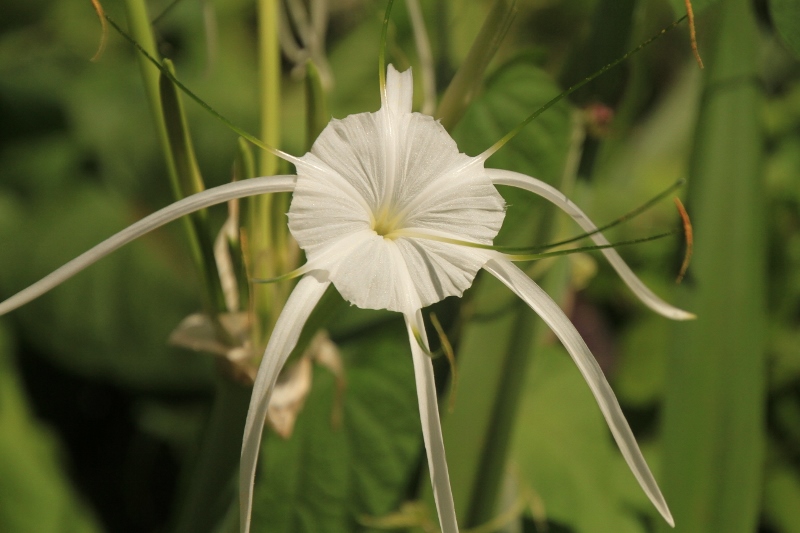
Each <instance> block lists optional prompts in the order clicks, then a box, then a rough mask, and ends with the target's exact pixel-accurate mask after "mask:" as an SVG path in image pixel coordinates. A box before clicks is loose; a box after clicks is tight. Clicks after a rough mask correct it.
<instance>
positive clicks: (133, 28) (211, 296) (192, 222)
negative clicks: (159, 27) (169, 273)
mask: <svg viewBox="0 0 800 533" xmlns="http://www.w3.org/2000/svg"><path fill="white" fill-rule="evenodd" d="M125 7H126V11H127V18H128V25H129V29H130V35H131V37H132V38H133V39H134V40H135V41H136V43H138V44H139V45H140V46H141V47H142V49H144V51H146V52H147V53H148V54H149V55H150V56H151V57H153V58H158V57H159V54H158V51H157V50H156V45H155V39H154V37H153V31H152V27H151V24H150V18H149V15H148V12H147V6H146V5H145V3H144V2H143V1H142V0H126V1H125ZM136 58H137V61H138V62H139V68H140V70H141V73H142V80H143V81H144V87H145V91H146V92H147V99H148V101H149V103H150V111H151V113H152V115H153V123H154V124H155V128H156V135H157V136H158V140H159V144H160V145H161V147H162V153H163V154H164V160H165V164H166V167H167V173H168V175H169V180H170V185H171V187H172V190H173V193H174V195H175V198H176V199H180V198H183V197H184V196H186V195H188V194H192V193H194V192H198V190H196V189H195V187H194V186H196V187H200V188H201V189H202V180H200V178H199V171H198V170H197V169H196V168H195V169H194V171H195V173H196V174H197V183H195V184H192V185H189V184H188V182H186V183H187V187H189V188H188V189H187V187H184V185H183V184H182V182H181V176H180V173H179V169H178V165H177V159H176V158H181V155H180V154H177V155H176V154H175V152H174V149H175V147H176V146H177V145H176V144H174V143H171V142H170V135H169V131H168V128H167V124H166V116H165V114H164V108H163V103H162V89H163V88H164V87H163V85H162V84H161V83H160V81H161V77H162V73H161V71H160V70H159V69H158V68H157V67H156V66H155V65H153V64H152V63H151V62H150V61H149V60H148V59H147V58H146V57H144V56H143V55H142V54H136ZM170 89H172V88H171V87H170ZM173 92H174V91H173ZM179 106H180V101H179V100H178V98H177V94H175V102H174V106H173V108H172V109H170V110H169V111H170V112H171V113H172V114H173V115H174V118H175V121H174V122H175V123H181V122H182V121H184V117H183V113H182V110H181V109H180V108H179ZM181 125H182V127H183V128H184V129H185V128H186V124H185V123H183V124H181ZM181 135H183V132H182V133H181ZM185 136H186V140H187V142H188V146H189V147H191V142H190V141H189V139H188V133H186V134H185ZM184 155H186V156H187V157H184V158H182V160H189V159H191V160H192V162H194V161H193V158H194V154H193V153H190V154H184ZM195 166H196V165H195ZM193 185H194V186H193ZM183 224H184V228H185V230H186V235H187V237H188V239H189V246H190V248H191V251H192V257H193V259H194V262H195V264H196V265H197V268H198V270H199V271H200V275H201V276H202V278H203V280H204V282H205V286H206V295H207V297H208V300H207V301H208V303H207V305H208V307H209V310H210V311H212V312H218V311H223V310H224V309H223V307H224V306H221V302H222V298H221V288H220V282H219V275H218V273H217V269H216V264H215V263H214V260H213V251H212V249H211V248H212V245H211V238H210V235H208V233H207V227H206V224H205V215H204V214H203V213H200V214H196V215H193V216H191V217H184V218H183Z"/></svg>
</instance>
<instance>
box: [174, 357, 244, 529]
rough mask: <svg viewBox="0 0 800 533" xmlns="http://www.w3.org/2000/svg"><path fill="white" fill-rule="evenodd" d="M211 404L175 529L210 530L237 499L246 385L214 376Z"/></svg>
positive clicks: (185, 487)
mask: <svg viewBox="0 0 800 533" xmlns="http://www.w3.org/2000/svg"><path fill="white" fill-rule="evenodd" d="M216 389H217V390H216V395H215V397H214V407H213V408H212V411H211V415H210V417H209V420H208V423H207V424H206V429H205V433H206V434H205V435H204V437H203V445H202V448H201V449H200V451H199V453H198V456H197V458H196V462H195V467H194V469H193V471H192V474H191V477H189V478H187V479H185V480H184V486H183V490H182V491H181V492H182V494H184V497H183V500H182V502H181V503H180V507H179V509H178V515H177V522H176V524H177V526H176V527H175V529H174V531H175V532H176V533H207V532H208V533H210V532H212V531H215V530H216V526H217V525H218V524H219V523H220V522H221V521H222V520H223V518H224V517H225V515H226V513H227V512H228V509H229V508H230V507H231V501H236V483H235V482H234V476H235V475H236V472H237V471H238V467H239V454H240V451H241V446H242V439H241V434H242V428H243V427H244V422H245V418H246V417H247V408H248V406H249V404H250V393H251V389H250V388H249V387H244V386H242V385H240V384H239V383H236V382H234V381H232V380H231V379H229V378H228V377H227V376H225V375H223V374H221V373H220V374H218V376H217V387H216Z"/></svg>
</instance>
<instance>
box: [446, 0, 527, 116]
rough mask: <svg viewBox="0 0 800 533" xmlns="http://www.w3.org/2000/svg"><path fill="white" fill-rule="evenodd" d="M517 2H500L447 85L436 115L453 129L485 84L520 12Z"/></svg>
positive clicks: (507, 0)
mask: <svg viewBox="0 0 800 533" xmlns="http://www.w3.org/2000/svg"><path fill="white" fill-rule="evenodd" d="M515 4H516V0H496V1H495V3H494V6H492V9H491V11H490V12H489V15H488V16H487V17H486V21H485V22H484V23H483V26H482V27H481V31H480V33H479V34H478V36H477V37H476V38H475V42H473V43H472V47H471V48H470V49H469V53H468V54H467V58H466V59H465V60H464V63H462V65H461V67H459V69H458V71H457V72H456V75H455V76H454V77H453V81H451V82H450V85H448V86H447V90H446V91H445V93H444V96H442V101H441V102H440V103H439V108H438V109H437V110H436V114H435V115H434V116H435V117H436V118H438V119H441V122H442V126H444V127H445V128H446V129H447V130H451V129H452V128H453V127H454V126H455V125H456V124H458V121H459V120H461V117H462V116H463V115H464V112H465V111H466V110H467V107H468V106H469V104H470V103H471V102H472V100H473V99H474V98H475V96H476V95H477V93H478V90H479V89H480V87H481V84H482V83H483V74H484V72H485V71H486V68H487V67H488V66H489V63H490V62H491V61H492V58H493V57H494V55H495V53H496V52H497V50H498V49H499V48H500V43H501V42H502V41H503V38H504V37H505V36H506V32H507V31H508V28H509V26H511V22H512V21H513V20H514V17H515V15H516V13H517V10H516V7H515Z"/></svg>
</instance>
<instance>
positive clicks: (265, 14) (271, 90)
mask: <svg viewBox="0 0 800 533" xmlns="http://www.w3.org/2000/svg"><path fill="white" fill-rule="evenodd" d="M279 9H280V7H279V5H278V0H258V3H257V10H258V35H259V38H258V72H259V78H258V79H259V86H258V94H259V99H260V101H259V114H260V119H261V140H262V141H264V142H265V143H267V144H268V145H269V146H276V147H277V146H279V145H280V131H281V124H280V82H281V71H280V47H279V42H278V31H279V28H278V23H279V20H280V18H279V11H278V10H279ZM279 164H280V161H279V160H278V158H277V157H276V156H274V155H273V154H270V153H268V152H266V151H262V152H261V154H260V157H259V159H258V174H259V175H260V176H271V175H274V174H277V173H278V169H279ZM282 196H283V195H278V194H273V195H270V196H260V197H255V198H252V199H251V200H250V204H249V205H250V208H249V213H250V218H249V221H248V238H249V242H248V248H249V255H250V273H251V275H252V276H253V277H255V278H272V277H275V276H276V275H278V274H279V273H280V272H278V271H279V270H280V269H281V267H282V264H281V263H282V262H281V261H280V255H281V253H282V250H283V248H285V242H284V241H285V239H284V238H283V236H282V235H281V232H285V229H284V228H283V225H282V224H278V223H276V222H278V221H277V220H276V218H277V216H280V215H282V214H283V213H284V212H285V210H284V209H283V205H284V204H285V203H286V201H285V198H283V197H282ZM280 290H281V288H280V287H277V286H275V285H256V286H254V287H253V289H252V295H253V299H254V305H253V309H254V310H255V313H256V316H255V320H254V321H253V340H254V343H255V346H263V345H265V344H266V341H267V338H268V337H269V334H270V332H271V331H272V326H273V325H274V323H275V320H276V319H277V315H278V311H279V310H280V306H281V305H282V303H283V299H285V298H283V299H282V298H281V297H280V294H279V291H280ZM276 308H277V309H276Z"/></svg>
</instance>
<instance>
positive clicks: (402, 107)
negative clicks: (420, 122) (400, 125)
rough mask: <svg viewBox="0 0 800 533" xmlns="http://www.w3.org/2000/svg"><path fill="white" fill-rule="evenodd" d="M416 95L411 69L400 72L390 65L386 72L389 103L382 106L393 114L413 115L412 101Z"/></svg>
mask: <svg viewBox="0 0 800 533" xmlns="http://www.w3.org/2000/svg"><path fill="white" fill-rule="evenodd" d="M413 95H414V80H413V78H412V77H411V69H408V70H406V71H404V72H402V73H401V72H398V71H397V69H396V68H394V65H389V68H388V69H387V72H386V97H387V100H388V101H387V102H386V103H385V104H383V105H382V107H383V106H385V107H386V109H388V110H389V111H391V112H393V113H411V100H412V98H413Z"/></svg>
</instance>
